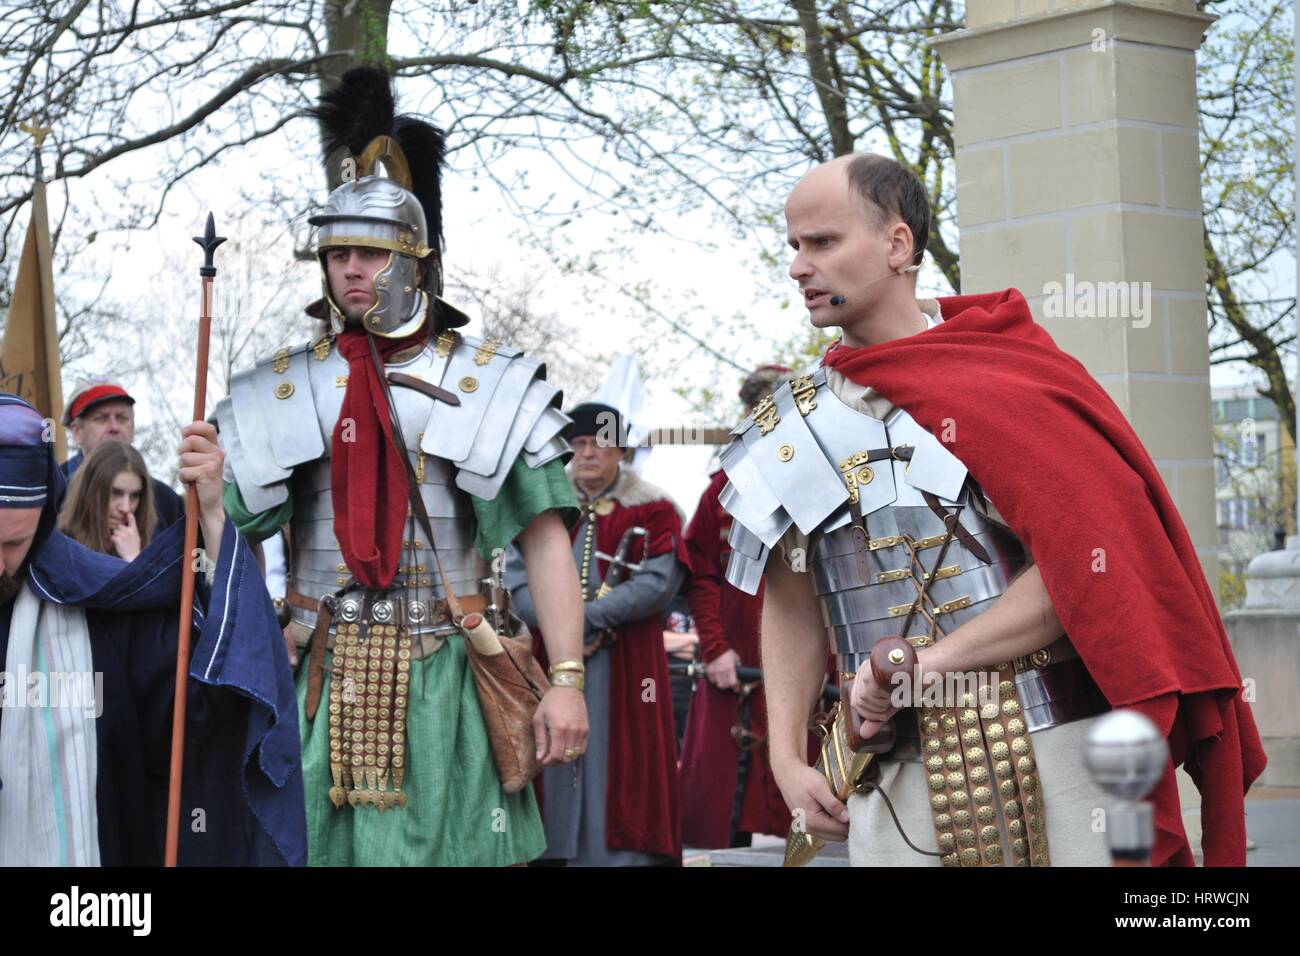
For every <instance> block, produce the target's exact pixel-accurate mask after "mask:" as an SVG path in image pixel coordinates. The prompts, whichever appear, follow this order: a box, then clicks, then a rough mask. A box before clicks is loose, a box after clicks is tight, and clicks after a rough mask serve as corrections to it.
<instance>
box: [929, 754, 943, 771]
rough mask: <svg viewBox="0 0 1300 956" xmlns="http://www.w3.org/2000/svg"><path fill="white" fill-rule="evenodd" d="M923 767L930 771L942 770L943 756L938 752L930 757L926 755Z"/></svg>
mask: <svg viewBox="0 0 1300 956" xmlns="http://www.w3.org/2000/svg"><path fill="white" fill-rule="evenodd" d="M925 769H926V770H928V771H930V773H938V772H939V771H941V770H943V758H942V757H940V756H939V755H938V754H935V755H934V756H932V757H926V758H925Z"/></svg>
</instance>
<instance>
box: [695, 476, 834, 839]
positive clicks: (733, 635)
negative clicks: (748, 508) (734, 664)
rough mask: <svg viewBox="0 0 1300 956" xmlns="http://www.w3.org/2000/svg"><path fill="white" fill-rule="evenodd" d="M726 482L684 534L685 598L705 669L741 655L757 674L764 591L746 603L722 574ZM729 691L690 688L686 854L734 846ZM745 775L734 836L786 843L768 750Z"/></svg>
mask: <svg viewBox="0 0 1300 956" xmlns="http://www.w3.org/2000/svg"><path fill="white" fill-rule="evenodd" d="M726 484H727V475H726V473H725V472H723V471H721V470H719V471H718V472H716V473H715V474H714V475H713V477H712V480H711V481H710V482H709V486H708V487H707V488H706V489H704V494H702V495H701V496H700V503H699V506H698V507H697V508H696V509H695V516H694V517H693V518H692V519H691V524H690V527H689V528H688V529H687V530H686V550H687V553H688V554H689V555H690V562H691V563H690V568H691V580H690V583H689V585H688V588H687V598H688V600H689V601H690V605H691V615H692V616H693V617H694V618H695V629H696V631H697V632H698V633H699V636H700V653H701V657H702V658H703V659H704V661H705V663H708V662H711V661H714V660H717V659H718V658H719V657H721V656H722V655H723V654H724V653H725V652H726V651H728V650H734V651H735V652H736V653H737V654H738V655H740V665H741V666H743V667H759V666H760V661H759V622H760V617H761V615H762V607H763V588H762V585H760V586H759V591H758V594H756V595H752V596H751V595H749V594H746V593H745V592H744V591H741V590H739V589H737V588H735V587H732V586H731V585H730V584H728V583H727V581H726V579H725V573H726V569H727V561H728V560H729V559H730V557H731V546H730V545H729V544H728V543H727V535H728V534H729V533H730V531H731V521H732V518H731V515H729V514H727V512H726V511H725V510H724V509H723V507H722V505H721V504H719V502H718V495H719V493H721V491H722V489H723V488H724V487H726ZM736 696H737V692H736V691H734V690H720V689H718V688H717V687H714V686H713V684H712V683H710V682H709V680H708V679H707V678H702V679H700V680H699V681H697V682H696V684H695V693H694V694H693V695H692V696H691V709H690V713H689V714H688V716H687V718H686V734H685V736H684V738H683V740H682V764H681V777H682V839H683V840H684V841H685V842H686V845H687V846H692V847H701V848H703V849H714V848H719V847H726V846H729V845H730V843H731V820H732V813H733V807H734V801H735V794H736V787H737V785H738V782H737V780H736V774H737V769H738V764H739V760H740V750H739V747H738V746H737V744H736V742H735V741H734V740H733V739H732V736H731V728H732V726H733V725H734V724H735V722H736ZM749 729H750V731H751V732H752V733H754V734H757V735H758V736H760V737H763V738H766V736H767V701H766V699H765V698H764V696H763V689H762V687H761V686H760V687H759V688H756V689H755V691H754V692H753V693H752V694H750V697H749ZM809 754H810V757H809V759H810V762H811V760H812V759H813V758H814V756H815V754H816V738H815V737H813V736H812V735H811V734H810V735H809ZM749 757H750V763H749V773H748V775H747V778H746V780H745V783H744V785H745V793H744V797H743V802H742V803H741V809H740V819H739V822H738V825H737V829H738V831H739V832H741V833H774V834H778V835H782V836H784V835H785V833H786V832H787V831H788V830H789V829H790V810H789V808H788V807H786V805H785V800H784V798H782V796H781V791H780V789H779V788H778V787H777V785H776V778H775V777H774V776H773V775H772V767H771V764H770V763H769V762H768V750H767V742H766V740H764V742H763V743H762V744H761V745H759V746H757V747H755V748H754V749H753V750H751V751H750V753H749Z"/></svg>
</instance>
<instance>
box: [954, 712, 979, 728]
mask: <svg viewBox="0 0 1300 956" xmlns="http://www.w3.org/2000/svg"><path fill="white" fill-rule="evenodd" d="M959 719H960V721H961V725H962V726H963V727H971V728H975V727H978V726H979V722H980V715H979V712H978V711H974V710H963V711H962V712H961V717H960V718H959Z"/></svg>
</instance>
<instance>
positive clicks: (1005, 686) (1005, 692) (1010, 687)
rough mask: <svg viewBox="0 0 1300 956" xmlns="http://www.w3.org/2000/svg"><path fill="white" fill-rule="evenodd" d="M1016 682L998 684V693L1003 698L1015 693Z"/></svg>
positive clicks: (1008, 681) (1007, 681) (1005, 681)
mask: <svg viewBox="0 0 1300 956" xmlns="http://www.w3.org/2000/svg"><path fill="white" fill-rule="evenodd" d="M1015 689H1016V682H1015V681H1013V680H1004V681H1002V682H1001V683H999V684H998V693H999V694H1001V695H1002V696H1004V697H1007V696H1010V695H1011V694H1012V693H1014V692H1015Z"/></svg>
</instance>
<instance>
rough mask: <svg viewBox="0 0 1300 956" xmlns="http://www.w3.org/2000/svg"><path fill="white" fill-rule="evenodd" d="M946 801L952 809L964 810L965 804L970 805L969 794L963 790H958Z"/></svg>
mask: <svg viewBox="0 0 1300 956" xmlns="http://www.w3.org/2000/svg"><path fill="white" fill-rule="evenodd" d="M948 799H949V802H950V803H951V804H952V806H953V808H954V809H957V810H964V809H965V808H966V806H967V804H969V803H970V794H968V793H967V792H966V791H965V790H958V791H956V792H955V793H953V794H951V795H950V796H949V798H948Z"/></svg>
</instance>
